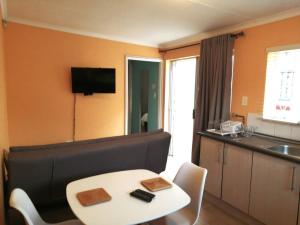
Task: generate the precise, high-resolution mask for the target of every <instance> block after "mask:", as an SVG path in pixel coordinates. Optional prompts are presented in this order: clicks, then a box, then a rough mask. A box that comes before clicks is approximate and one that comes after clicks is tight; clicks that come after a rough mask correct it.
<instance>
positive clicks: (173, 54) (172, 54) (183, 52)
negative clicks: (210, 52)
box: [162, 45, 200, 60]
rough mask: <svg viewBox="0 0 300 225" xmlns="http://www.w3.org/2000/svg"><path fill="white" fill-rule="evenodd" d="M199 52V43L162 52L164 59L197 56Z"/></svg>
mask: <svg viewBox="0 0 300 225" xmlns="http://www.w3.org/2000/svg"><path fill="white" fill-rule="evenodd" d="M199 54H200V45H194V46H190V47H186V48H180V49H175V50H169V51H167V52H164V53H162V55H163V58H164V60H172V59H178V58H186V57H191V56H199Z"/></svg>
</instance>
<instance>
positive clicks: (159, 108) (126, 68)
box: [124, 55, 163, 135]
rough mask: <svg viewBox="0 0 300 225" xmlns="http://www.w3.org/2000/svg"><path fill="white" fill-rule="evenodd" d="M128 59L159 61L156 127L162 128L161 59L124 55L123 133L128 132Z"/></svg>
mask: <svg viewBox="0 0 300 225" xmlns="http://www.w3.org/2000/svg"><path fill="white" fill-rule="evenodd" d="M129 60H137V61H147V62H159V63H160V66H159V74H158V75H159V79H158V80H159V90H158V93H159V98H158V128H162V116H163V113H162V111H163V105H162V104H163V87H162V85H163V60H162V59H160V58H146V57H140V56H130V55H126V56H125V115H124V116H125V120H124V121H125V124H124V127H125V131H124V133H125V135H126V134H128V115H129V112H128V110H129V105H128V104H129V102H128V97H129V95H128V61H129Z"/></svg>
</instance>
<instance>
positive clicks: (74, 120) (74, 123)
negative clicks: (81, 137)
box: [73, 94, 76, 141]
mask: <svg viewBox="0 0 300 225" xmlns="http://www.w3.org/2000/svg"><path fill="white" fill-rule="evenodd" d="M75 130H76V94H74V107H73V141H75Z"/></svg>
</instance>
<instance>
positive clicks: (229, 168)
mask: <svg viewBox="0 0 300 225" xmlns="http://www.w3.org/2000/svg"><path fill="white" fill-rule="evenodd" d="M252 155H253V152H252V151H249V150H247V149H243V148H239V147H237V146H233V145H229V144H225V148H224V162H223V184H222V199H223V200H224V201H226V202H227V203H229V204H230V205H232V206H234V207H236V208H238V209H240V210H241V211H243V212H245V213H248V209H249V197H250V183H251V169H252Z"/></svg>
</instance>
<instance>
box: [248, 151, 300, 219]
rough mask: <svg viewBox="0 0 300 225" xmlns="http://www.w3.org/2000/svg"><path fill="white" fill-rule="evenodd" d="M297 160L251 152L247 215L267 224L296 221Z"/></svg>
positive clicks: (297, 199)
mask: <svg viewBox="0 0 300 225" xmlns="http://www.w3.org/2000/svg"><path fill="white" fill-rule="evenodd" d="M298 170H299V167H298V165H297V164H294V163H291V162H288V161H285V160H281V159H277V158H274V157H271V156H267V155H263V154H260V153H256V152H255V153H254V156H253V169H252V182H251V197H250V209H249V212H250V215H251V216H253V217H255V218H257V219H258V220H260V221H261V222H263V223H265V224H267V225H283V224H284V225H295V224H297V214H298V203H299V186H298V185H299V181H298V176H299V175H298V172H299V171H298Z"/></svg>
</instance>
